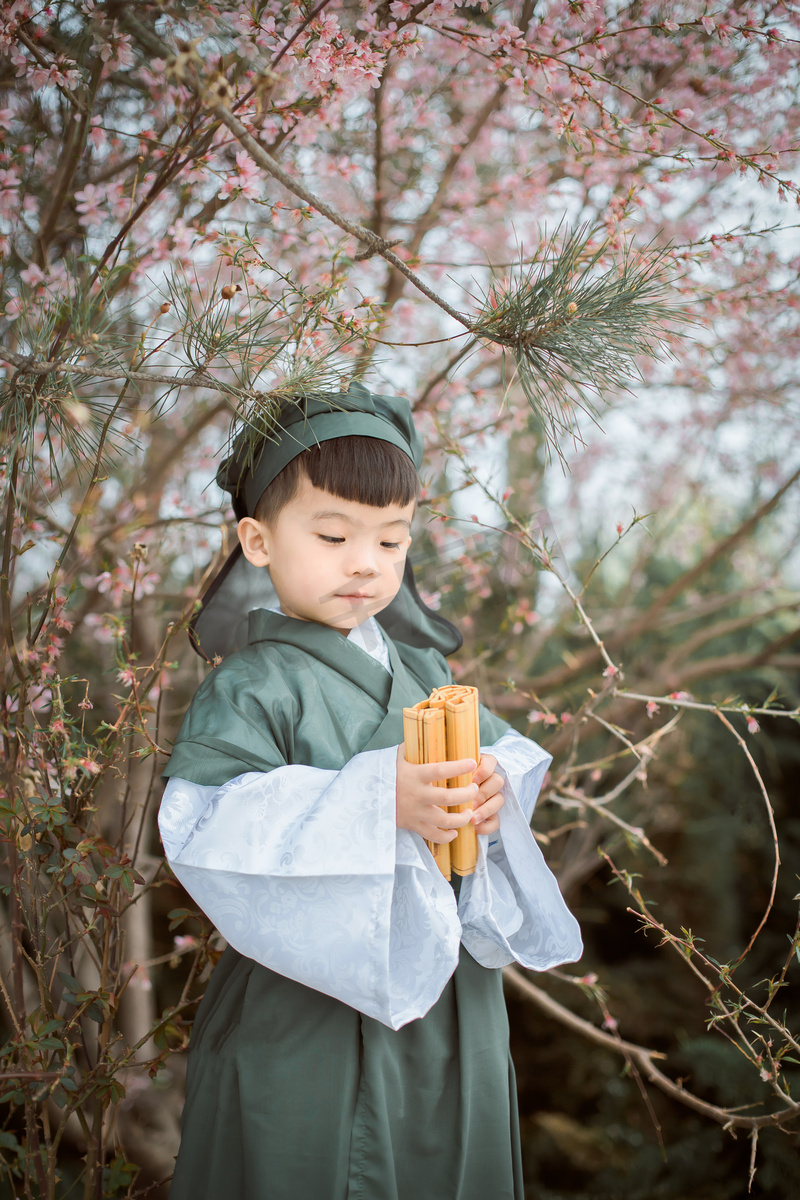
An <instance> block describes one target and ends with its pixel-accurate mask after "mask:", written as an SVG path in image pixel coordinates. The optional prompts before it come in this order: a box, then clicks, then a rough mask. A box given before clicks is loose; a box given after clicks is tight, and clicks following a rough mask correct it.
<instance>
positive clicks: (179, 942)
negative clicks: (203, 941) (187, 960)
mask: <svg viewBox="0 0 800 1200" xmlns="http://www.w3.org/2000/svg"><path fill="white" fill-rule="evenodd" d="M172 940H173V944H174V946H175V949H176V950H177V951H178V952H179V953H181V954H182V953H184V952H185V951H187V950H194V948H195V946H198V945H199V944H200V943H199V940H198V939H197V938H196V937H192V935H191V934H188V933H176V935H175V937H174V938H173V939H172Z"/></svg>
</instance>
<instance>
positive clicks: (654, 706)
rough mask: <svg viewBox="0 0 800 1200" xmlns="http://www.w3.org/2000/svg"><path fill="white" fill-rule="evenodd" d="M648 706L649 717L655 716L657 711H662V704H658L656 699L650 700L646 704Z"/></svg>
mask: <svg viewBox="0 0 800 1200" xmlns="http://www.w3.org/2000/svg"><path fill="white" fill-rule="evenodd" d="M645 707H646V708H647V715H648V717H651V718H652V717H654V716H655V715H656V713H657V712H661V707H660V705H658V704H656V702H655V700H648V701H647V704H646V706H645Z"/></svg>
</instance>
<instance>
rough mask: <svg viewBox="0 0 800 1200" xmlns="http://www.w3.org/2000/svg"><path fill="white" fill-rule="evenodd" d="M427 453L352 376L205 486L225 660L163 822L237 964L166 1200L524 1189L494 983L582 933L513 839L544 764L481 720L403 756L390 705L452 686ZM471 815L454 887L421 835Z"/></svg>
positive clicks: (217, 976)
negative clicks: (411, 550) (479, 746)
mask: <svg viewBox="0 0 800 1200" xmlns="http://www.w3.org/2000/svg"><path fill="white" fill-rule="evenodd" d="M421 449H422V448H421V443H420V439H419V435H418V434H417V432H416V430H415V429H414V426H413V421H412V419H411V412H410V408H409V406H408V404H407V402H406V401H404V400H401V399H399V398H397V397H383V396H373V395H371V394H370V393H369V392H367V391H366V389H364V388H363V387H361V386H360V385H357V384H354V385H351V387H350V389H349V391H348V392H347V393H346V394H344V395H340V396H335V397H329V398H319V399H317V400H311V401H308V402H307V403H305V404H304V405H302V407H301V406H299V405H298V406H293V407H292V406H289V407H287V408H286V409H285V410H284V411H283V413H282V414H281V422H280V426H279V427H278V428H276V430H275V431H274V433H273V436H272V437H271V438H270V439H269V440H266V441H264V442H263V443H262V444H260V445H259V446H258V448H257V452H256V453H255V454H248V453H247V451H246V449H245V447H244V444H243V443H242V442H240V443H239V444H238V446H237V449H236V450H235V452H234V454H233V455H232V456H231V458H229V459H228V460H226V462H225V463H224V464H223V466H222V468H221V469H220V473H219V474H218V480H219V482H220V483H221V485H222V486H224V487H226V488H227V489H228V490H229V491H230V492H231V493H232V495H233V499H234V510H235V512H236V515H237V517H238V518H239V525H238V532H239V541H240V546H239V548H238V549H237V551H235V552H234V555H232V556H231V559H230V560H229V562H228V563H227V564H226V565H225V567H224V568H223V570H222V572H220V575H219V576H218V578H217V580H215V583H214V585H212V588H211V589H210V590H209V592H208V594H207V596H206V597H205V598H204V605H203V610H202V612H201V614H200V617H199V618H198V619H197V621H196V622H195V626H194V637H195V641H196V642H198V643H200V644H202V646H203V649H204V650H205V651H206V653H215V652H216V653H220V654H226V653H228V657H226V658H224V661H223V662H222V663H221V664H220V665H219V666H218V667H217V668H216V669H215V670H214V671H213V672H211V674H210V675H209V676H208V677H207V678H206V679H205V680H204V681H203V683H202V684H201V685H200V687H199V688H198V691H197V693H196V695H195V697H194V698H193V700H192V703H191V705H190V708H189V710H188V712H187V715H186V718H185V719H184V723H183V725H182V726H181V729H180V731H179V734H178V737H177V740H176V743H175V748H174V751H173V754H172V757H171V759H170V762H169V764H168V766H167V768H166V770H165V772H164V774H165V775H166V776H168V777H170V782H169V784H168V786H167V789H166V791H165V793H164V799H163V801H162V808H161V812H160V816H159V822H160V827H161V834H162V838H163V841H164V845H165V848H166V852H167V858H168V860H169V862H170V865H171V866H172V869H173V871H174V872H175V874H176V876H177V877H178V879H179V880H180V881H181V883H183V885H184V886H185V887H186V889H187V890H188V891H189V892H190V893H191V894H192V896H193V897H194V898H195V900H196V901H197V902H198V903H199V904H200V906H201V907H202V908H203V909H204V911H205V912H207V913H208V915H209V916H210V917H211V918H212V919H213V920H214V922H215V924H216V925H217V927H218V928H219V930H220V932H221V933H222V934H223V936H224V937H225V938H226V939H227V941H228V943H229V946H228V949H227V950H226V951H225V954H224V955H223V957H222V960H221V961H220V963H219V965H218V967H217V968H216V970H215V971H214V973H213V975H212V977H211V981H210V983H209V986H208V989H207V991H206V994H205V996H204V998H203V1002H202V1004H201V1006H200V1009H199V1012H198V1016H197V1020H196V1022H195V1027H194V1031H193V1034H192V1044H191V1049H190V1056H189V1070H188V1073H187V1100H186V1108H185V1111H184V1120H183V1137H182V1143H181V1151H180V1154H179V1157H178V1161H177V1165H176V1171H175V1177H174V1181H173V1188H172V1192H171V1196H172V1198H173V1200H184V1197H185V1198H186V1200H188V1198H189V1197H192V1198H193V1200H196V1198H198V1197H201V1198H202V1197H208V1200H211V1197H220V1196H231V1197H242V1198H246V1200H296V1198H304V1200H445V1198H447V1197H452V1200H521V1198H522V1196H523V1184H522V1174H521V1164H520V1153H519V1140H518V1126H517V1109H516V1097H515V1093H514V1074H513V1066H512V1065H511V1061H510V1057H509V1051H508V1025H507V1020H506V1015H505V1006H504V1002H503V996H502V980H501V973H500V971H499V970H498V969H497V968H499V967H501V966H503V965H505V964H506V963H509V962H511V961H513V960H514V959H517V960H518V961H520V962H522V963H523V964H524V965H526V966H530V967H534V968H536V969H544V968H546V967H549V966H553V965H555V964H556V963H560V962H565V961H574V960H575V959H576V958H577V957H579V955H580V952H581V944H580V936H579V932H578V928H577V924H576V922H575V920H574V918H573V917H572V916H571V915H570V914H569V912H568V911H567V909H566V907H565V906H564V903H563V900H562V899H561V896H560V894H559V892H558V887H557V885H556V883H555V880H554V879H553V876H552V875H551V874H550V872H549V871H548V869H547V867H546V865H545V864H544V861H543V859H542V856H541V853H540V852H539V850H538V847H537V846H536V843H535V841H534V839H533V837H532V835H531V832H530V827H529V819H530V813H531V810H532V807H533V803H534V801H535V797H536V794H537V793H538V790H539V787H540V785H541V780H542V778H543V776H544V771H545V769H546V767H547V764H548V763H549V761H550V756H549V755H547V754H546V753H545V752H544V751H542V750H541V748H540V747H538V746H536V745H535V744H534V743H532V742H530V741H529V740H528V739H526V738H523V737H521V736H520V735H519V734H517V733H515V732H514V731H513V730H511V729H510V728H509V726H507V725H506V724H505V723H504V722H502V721H500V720H499V719H498V718H497V717H495V716H494V715H493V714H491V713H489V712H488V710H486V709H484V708H482V709H481V729H482V732H483V734H484V737H485V738H486V740H487V741H488V742H490V743H491V745H490V752H487V753H483V752H482V754H481V760H480V763H478V764H475V763H473V762H471V761H469V762H467V761H462V762H460V763H448V764H444V765H437V764H429V765H426V766H416V765H412V764H410V763H407V762H406V761H405V758H404V756H403V753H402V745H401V743H402V740H403V729H402V709H403V707H404V706H406V705H410V704H413V703H415V702H416V701H418V700H421V699H423V698H424V697H426V696H427V695H428V694H429V693H430V691H431V689H432V688H433V687H435V686H439V685H441V684H444V683H447V682H449V680H450V678H451V676H450V672H449V669H448V667H447V663H446V660H445V658H444V654H445V653H449V652H452V651H453V650H455V649H457V648H458V645H459V644H460V638H459V636H458V633H457V631H456V630H455V629H454V627H453V626H451V625H450V624H449V622H446V621H444V620H443V619H442V618H441V617H439V616H438V615H437V614H435V613H433V612H431V611H430V610H429V609H427V607H426V606H425V605H424V604H423V602H422V601H421V599H420V597H419V595H418V593H417V592H416V588H415V586H414V582H413V575H412V574H411V571H410V567H409V565H408V563H407V560H406V555H407V551H408V547H409V544H410V541H411V536H410V523H411V518H412V516H413V512H414V506H415V501H416V495H417V489H418V476H417V469H418V467H419V464H420V460H421ZM253 580H255V583H254V584H253ZM271 589H274V602H273V601H272V600H271V599H265V598H266V597H269V596H271V595H272V591H271ZM259 594H260V596H261V604H262V605H263V606H262V607H256V605H257V604H258V599H256V601H255V604H254V603H253V600H254V598H255V597H257V596H258V595H259ZM248 609H249V611H248ZM245 614H246V616H247V628H246V634H245V632H244V627H243V620H242V618H243V615H245ZM376 618H379V620H376ZM234 647H239V648H238V649H234ZM230 651H233V652H230ZM229 652H230V653H229ZM487 735H488V736H487ZM469 771H472V772H473V783H472V784H470V785H469V786H468V787H465V788H458V789H448V793H447V801H448V803H449V804H457V803H469V804H472V806H473V808H472V811H466V812H464V813H460V814H458V813H447V812H445V811H444V809H442V807H441V806H440V804H439V803H438V802H439V800H440V798H441V791H440V790H439V789H438V788H437V787H436V786H435V781H436V780H437V779H444V778H448V777H450V776H455V775H458V774H464V773H466V772H469ZM470 820H474V821H475V823H476V828H477V832H478V833H479V834H487V835H492V836H493V837H494V840H493V842H492V843H491V844H489V845H487V843H488V842H489V837H488V836H487V837H480V838H479V845H480V852H479V862H478V867H477V869H476V871H475V874H474V875H471V876H467V877H465V878H464V879H463V880H461V881H458V879H457V877H456V879H455V880H454V884H455V886H451V885H450V884H449V883H448V882H447V881H446V880H445V879H444V878H443V876H442V875H441V873H440V872H439V870H438V868H437V867H436V865H435V863H434V860H433V856H432V855H431V853H430V851H429V850H428V848H427V847H426V846H425V843H424V840H423V839H425V838H427V839H428V840H430V841H434V842H445V841H450V840H452V839H453V838H454V837H455V836H456V829H457V827H458V826H459V825H462V824H465V823H466V822H468V821H470ZM498 833H499V835H500V836H495V835H497V834H498ZM459 883H460V889H459ZM457 893H458V894H457Z"/></svg>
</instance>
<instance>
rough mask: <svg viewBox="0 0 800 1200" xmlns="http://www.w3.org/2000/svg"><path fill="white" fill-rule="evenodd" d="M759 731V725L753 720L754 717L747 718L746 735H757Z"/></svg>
mask: <svg viewBox="0 0 800 1200" xmlns="http://www.w3.org/2000/svg"><path fill="white" fill-rule="evenodd" d="M760 729H761V726H760V725H759V723H758V721H757V720H756V719H755V717H748V718H747V732H748V733H758V732H759V730H760Z"/></svg>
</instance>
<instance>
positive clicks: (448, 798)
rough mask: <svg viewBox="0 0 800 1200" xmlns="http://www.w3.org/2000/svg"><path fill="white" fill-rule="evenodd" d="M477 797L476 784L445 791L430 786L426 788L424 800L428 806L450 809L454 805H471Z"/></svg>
mask: <svg viewBox="0 0 800 1200" xmlns="http://www.w3.org/2000/svg"><path fill="white" fill-rule="evenodd" d="M479 795H480V791H479V789H478V785H477V783H468V784H466V785H465V786H464V787H457V788H447V789H445V788H438V787H434V786H431V787H429V788H428V792H427V797H426V799H427V802H428V804H440V805H441V806H442V808H450V807H454V806H455V805H456V804H473V803H474V801H476V800H477V799H478V797H479Z"/></svg>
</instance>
